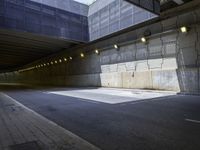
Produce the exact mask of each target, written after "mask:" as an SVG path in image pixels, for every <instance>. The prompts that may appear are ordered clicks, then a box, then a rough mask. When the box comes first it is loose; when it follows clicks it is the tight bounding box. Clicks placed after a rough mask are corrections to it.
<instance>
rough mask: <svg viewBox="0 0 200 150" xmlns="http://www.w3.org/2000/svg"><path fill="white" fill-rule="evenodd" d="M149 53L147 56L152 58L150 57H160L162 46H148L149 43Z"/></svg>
mask: <svg viewBox="0 0 200 150" xmlns="http://www.w3.org/2000/svg"><path fill="white" fill-rule="evenodd" d="M148 52H149V54H148V58H149V59H152V58H162V55H163V47H162V45H160V44H159V45H158V46H150V45H149V51H148Z"/></svg>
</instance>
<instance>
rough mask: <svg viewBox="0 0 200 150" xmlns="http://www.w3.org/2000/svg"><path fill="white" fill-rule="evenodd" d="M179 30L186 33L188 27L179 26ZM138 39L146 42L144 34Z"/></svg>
mask: <svg viewBox="0 0 200 150" xmlns="http://www.w3.org/2000/svg"><path fill="white" fill-rule="evenodd" d="M180 31H181V32H182V33H187V32H188V27H186V26H182V27H181V28H180ZM140 40H141V42H142V43H146V42H147V38H146V37H145V36H143V37H142V38H141V39H140Z"/></svg>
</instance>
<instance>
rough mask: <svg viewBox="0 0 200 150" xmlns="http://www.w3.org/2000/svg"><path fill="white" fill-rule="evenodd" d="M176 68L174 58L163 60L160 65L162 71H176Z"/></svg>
mask: <svg viewBox="0 0 200 150" xmlns="http://www.w3.org/2000/svg"><path fill="white" fill-rule="evenodd" d="M177 68H178V65H177V60H176V58H164V59H163V63H162V69H163V70H169V69H173V70H176V69H177Z"/></svg>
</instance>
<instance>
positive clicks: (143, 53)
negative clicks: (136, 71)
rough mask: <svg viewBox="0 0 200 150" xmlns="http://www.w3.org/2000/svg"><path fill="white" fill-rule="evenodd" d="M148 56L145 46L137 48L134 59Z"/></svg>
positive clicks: (142, 58)
mask: <svg viewBox="0 0 200 150" xmlns="http://www.w3.org/2000/svg"><path fill="white" fill-rule="evenodd" d="M147 57H148V52H147V48H139V49H137V51H136V60H144V59H147Z"/></svg>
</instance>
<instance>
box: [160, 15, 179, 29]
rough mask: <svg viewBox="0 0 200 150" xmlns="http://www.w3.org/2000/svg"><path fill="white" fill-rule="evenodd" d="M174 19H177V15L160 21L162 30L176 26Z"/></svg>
mask: <svg viewBox="0 0 200 150" xmlns="http://www.w3.org/2000/svg"><path fill="white" fill-rule="evenodd" d="M176 21H177V17H173V18H170V19H167V20H164V21H162V22H161V24H162V26H163V30H164V31H167V30H171V29H174V28H177V25H176Z"/></svg>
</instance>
